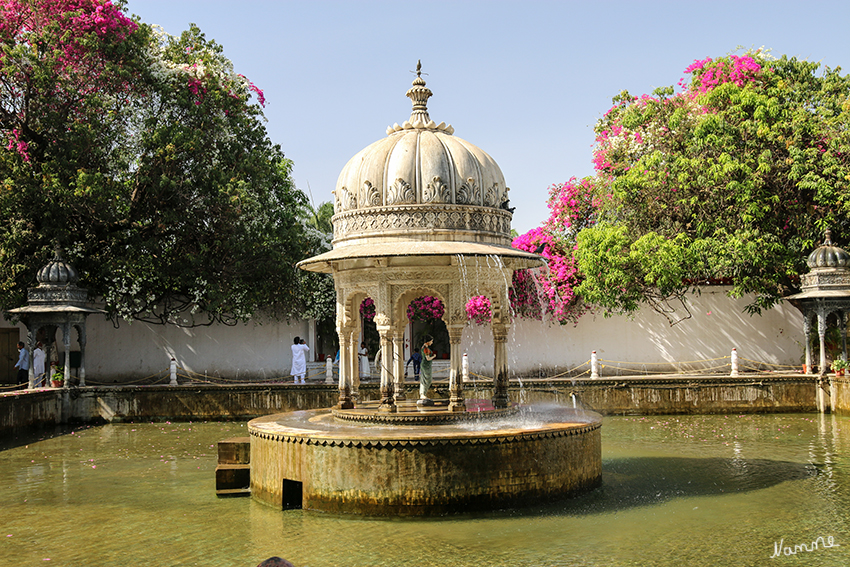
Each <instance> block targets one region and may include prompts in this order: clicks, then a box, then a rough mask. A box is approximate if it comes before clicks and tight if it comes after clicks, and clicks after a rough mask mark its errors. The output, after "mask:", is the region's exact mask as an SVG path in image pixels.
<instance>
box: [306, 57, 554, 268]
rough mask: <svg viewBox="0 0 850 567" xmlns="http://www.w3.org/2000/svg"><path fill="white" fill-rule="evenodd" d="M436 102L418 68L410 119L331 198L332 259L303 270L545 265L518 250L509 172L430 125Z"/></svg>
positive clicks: (361, 156) (357, 160)
mask: <svg viewBox="0 0 850 567" xmlns="http://www.w3.org/2000/svg"><path fill="white" fill-rule="evenodd" d="M431 94H432V93H431V91H430V89H428V88H427V87H426V86H425V81H424V79H422V76H421V65H417V68H416V79H415V80H414V81H413V86H412V87H411V88H410V89H409V90H408V91H407V96H408V97H410V99H411V100H412V101H413V112H412V113H411V115H410V119H409V120H407V121H405V122H404V124H402V125H401V126H399V125H398V124H395V125H393V126H390V127H389V128H388V129H387V137H386V138H384V139H382V140H379V141H377V142H375V143H374V144H371V145H369V146H367V147H366V148H365V149H363V150H362V151H360V152H358V153H357V155H355V156H354V157H353V158H351V159H350V160H349V161H348V163H347V164H346V165H345V167H344V168H343V169H342V172H341V173H340V175H339V180H338V181H337V185H336V189H335V190H334V216H333V219H332V221H333V227H334V238H333V250H331V251H329V252H325V253H323V254H319V255H318V256H313V257H312V258H308V259H306V260H302V261H301V262H299V263H298V266H299V267H301V268H302V269H305V270H310V271H315V272H325V273H333V272H334V270H335V269H336V268H334V265H337V264H340V263H345V262H349V263H351V262H354V263H355V264H356V263H357V262H359V261H363V262H366V263H367V264H368V263H369V262H372V263H374V262H375V261H377V260H376V259H384V260H381V262H384V263H385V260H386V259H387V258H395V259H398V258H401V257H408V259H410V258H418V259H416V260H410V262H413V263H416V262H423V261H424V262H431V261H434V260H422V258H423V257H431V258H436V257H441V258H442V260H440V261H444V260H445V258H456V259H457V258H462V257H464V258H468V257H488V258H491V259H492V261H493V262H494V263H497V264H503V265H506V266H510V267H511V268H512V269H519V268H528V267H532V266H540V265H542V264H544V263H545V260H543V259H542V258H541V257H540V256H537V255H536V254H531V253H530V252H526V251H524V250H517V249H515V248H511V218H512V216H513V214H512V212H513V209H512V208H511V207H510V206H509V204H510V202H509V200H508V188H507V186H506V185H505V177H504V175H502V170H501V169H499V166H498V165H497V164H496V162H495V161H494V160H493V158H491V157H490V156H489V155H487V153H486V152H485V151H484V150H482V149H481V148H479V147H477V146H475V145H473V144H470V143H469V142H467V141H466V140H462V139H460V138H458V137H456V136H454V128H452V127H451V126H448V125H446V124H445V123H442V122H441V123H440V124H436V123H434V121H433V120H431V117H430V116H428V108H427V101H428V98H429V97H430V96H431ZM379 263H380V262H379ZM363 265H366V264H363Z"/></svg>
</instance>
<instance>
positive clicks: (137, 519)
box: [0, 414, 850, 567]
mask: <svg viewBox="0 0 850 567" xmlns="http://www.w3.org/2000/svg"><path fill="white" fill-rule="evenodd" d="M245 434H246V427H245V424H244V423H143V424H117V425H106V426H102V427H93V428H85V429H76V430H74V431H73V432H72V433H65V434H62V435H57V436H55V437H51V438H45V439H41V440H39V439H32V440H30V441H29V442H28V443H27V444H20V443H22V441H21V440H11V439H5V440H2V441H0V442H2V443H4V444H5V448H4V449H3V450H2V451H0V538H2V540H0V566H7V565H8V566H13V565H14V566H34V565H51V566H73V567H87V566H100V565H103V566H107V565H108V566H114V565H133V566H145V565H150V566H160V565H162V566H178V565H180V566H182V565H199V566H227V567H254V566H255V565H257V564H258V563H259V562H260V561H262V560H263V559H265V558H268V557H270V556H273V555H278V556H281V557H285V558H287V559H289V560H290V561H292V562H293V563H294V564H295V565H297V566H299V567H305V566H311V567H322V566H334V567H336V566H360V565H362V566H377V565H382V566H383V565H386V566H408V565H409V566H416V567H422V566H432V565H433V566H441V567H447V566H448V567H452V566H474V567H488V566H496V565H498V566H529V567H531V566H534V567H539V566H567V565H570V566H573V565H574V566H619V565H640V566H656V565H657V566H662V565H665V566H666V565H670V566H673V565H675V566H680V565H688V566H718V565H730V566H732V565H734V566H747V565H753V566H761V565H806V566H809V565H835V566H838V565H842V566H844V565H848V564H850V474H848V472H850V419H848V418H844V417H835V416H819V415H815V414H793V415H729V416H661V417H609V418H605V421H604V424H603V427H602V438H603V485H602V487H600V488H599V489H597V490H595V491H593V492H592V493H589V494H587V495H584V496H582V497H579V498H575V499H573V500H568V501H561V502H554V503H551V504H549V505H547V506H543V507H536V508H532V509H524V510H519V511H517V510H514V511H505V512H495V513H490V514H486V515H476V516H461V517H448V518H438V519H430V520H416V519H405V520H400V519H392V518H390V519H368V518H353V517H339V516H330V515H326V514H320V513H313V512H308V511H301V510H290V511H286V512H281V511H278V510H274V509H271V508H268V507H265V506H263V505H262V504H259V503H256V502H253V501H252V500H250V499H246V498H240V499H219V498H217V497H216V496H215V486H214V474H213V471H214V469H215V466H216V446H215V444H216V442H217V441H218V440H220V439H223V438H226V437H231V436H234V435H245ZM828 536H832V538H833V539H832V543H833V547H829V548H824V547H823V546H822V545H819V547H818V549H817V550H814V551H810V552H806V551H802V549H801V550H800V551H799V553H798V554H797V555H790V556H786V555H784V554H783V555H780V556H778V557H772V556H773V555H775V552H776V550H777V546H778V545H779V543H780V541H782V542H783V543H782V546H783V547H785V546H789V548H790V549H793V546H794V545H795V544H808V545H809V547H811V542H812V541H813V540H816V539H817V538H818V537H823V538H824V540H822V541H823V542H826V541H827V540H826V538H827V537H828ZM781 551H782V550H781V549H780V552H781Z"/></svg>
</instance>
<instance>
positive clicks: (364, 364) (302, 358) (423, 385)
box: [21, 335, 437, 405]
mask: <svg viewBox="0 0 850 567" xmlns="http://www.w3.org/2000/svg"><path fill="white" fill-rule="evenodd" d="M21 344H23V343H21ZM39 344H41V343H39ZM433 344H434V339H433V338H432V337H430V336H428V335H426V336H425V339H424V342H423V344H422V353H421V354H420V353H419V349H418V348H417V349H414V350H413V354H411V355H410V359H408V361H407V362H406V363H405V365H404V372H405V374H407V367H408V365H410V363H413V376H414V378H415V379H416V380H419V403H420V404H422V405H428V402H430V400H429V399H428V389H429V388H430V387H431V382H432V380H433V378H432V374H431V362H432V361H433V360H434V359H435V358H437V354H436V353H435V352H434V351H432V350H431V345H433ZM308 352H310V347H308V346H307V342H306V341H305V340H304V339H302V338H301V337H295V339H294V340H293V343H292V370H291V371H290V374H292V377H293V379H294V381H295V383H296V384H306V381H305V376H306V374H307V353H308ZM379 356H380V354H379ZM357 358H358V360H359V368H360V377H361V378H364V377H368V376H369V375H370V374H371V368H370V367H369V349H367V348H366V343H365V342H362V343H360V349H359V350H358V351H357ZM377 358H378V357H376V359H377ZM336 360H337V361H339V352H337V354H336ZM378 365H379V364H378ZM420 374H421V376H422V378H421V379H420Z"/></svg>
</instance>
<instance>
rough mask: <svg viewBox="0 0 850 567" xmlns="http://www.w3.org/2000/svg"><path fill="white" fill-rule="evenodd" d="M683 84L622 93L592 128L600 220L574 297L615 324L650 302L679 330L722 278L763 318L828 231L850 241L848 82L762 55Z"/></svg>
mask: <svg viewBox="0 0 850 567" xmlns="http://www.w3.org/2000/svg"><path fill="white" fill-rule="evenodd" d="M685 73H686V74H688V75H690V80H687V79H681V80H680V81H679V83H678V88H674V87H666V88H661V89H657V90H656V91H655V92H654V93H652V94H651V95H641V96H632V95H630V94H629V93H627V92H623V93H621V94H620V95H618V96H617V97H615V98H614V106H613V107H612V108H611V109H610V110H609V111H608V112H607V113H606V114H605V115H604V116H603V117H602V119H601V120H600V121H599V123H598V124H597V125H596V135H597V138H596V146H595V148H594V153H593V160H594V165H595V168H596V181H595V184H596V187H597V193H598V195H599V196H600V198H601V199H602V200H601V201H600V205H601V210H600V213H599V215H598V217H597V221H598V222H597V224H596V225H595V226H592V227H589V228H587V229H585V230H582V231H581V232H579V234H578V236H577V249H576V253H575V259H576V267H577V269H578V270H579V272H580V273H581V280H582V281H581V284H580V285H579V287H578V288H577V290H576V291H577V292H578V293H579V294H580V295H581V296H582V298H583V299H584V300H585V301H587V302H589V303H593V304H595V305H598V306H600V307H601V308H603V309H604V310H605V311H606V312H609V313H623V312H626V313H627V312H632V311H635V310H636V309H638V308H639V307H640V306H641V305H649V306H651V307H652V308H654V309H655V310H657V311H659V312H661V313H664V314H665V315H667V316H668V317H669V319H670V322H671V323H675V322H676V321H678V320H680V319H681V318H685V317H688V316H690V313H689V311H688V310H687V302H686V295H687V294H688V293H690V292H692V291H695V289H696V286H697V285H699V284H700V283H703V282H707V281H715V280H717V279H723V280H724V281H728V282H731V285H732V288H731V294H732V295H733V296H743V295H745V294H749V295H750V297H752V298H753V300H752V301H751V303H750V304H749V307H748V310H749V311H751V312H758V311H759V310H760V309H762V308H766V307H769V306H771V305H773V304H774V303H775V302H776V301H778V300H779V299H780V298H781V297H782V296H783V295H786V294H788V293H790V292H793V291H794V290H796V289H797V288H798V286H799V274H801V273H804V272H805V271H806V269H807V268H806V266H805V264H804V263H803V258H804V257H805V256H806V255H807V254H808V252H809V251H811V250H812V248H813V247H815V246H816V245H817V244H818V243H819V242H820V240H821V238H822V237H823V229H824V228H826V227H827V226H831V227H832V228H833V232H834V234H837V235H838V239H839V241H841V242H844V243H846V242H847V241H848V239H850V225H849V224H848V222H847V221H846V220H845V219H846V218H847V213H848V207H849V206H850V191H848V184H847V179H850V177H848V175H850V159H849V158H850V136H848V134H847V128H846V125H847V123H848V118H850V106H848V105H847V104H846V93H847V92H848V89H850V80H848V78H847V77H846V76H842V75H841V74H840V72H839V70H838V69H835V70H832V69H829V68H820V67H819V65H818V64H816V63H809V62H805V61H798V60H796V59H793V58H787V57H782V58H780V59H775V58H773V57H771V56H769V55H768V54H767V53H765V52H764V51H761V50H757V51H751V52H747V53H745V54H743V55H728V56H724V57H719V58H715V59H712V58H707V59H703V60H697V61H695V62H694V63H693V64H691V65H690V66H688V67H687V69H686V70H685ZM841 93H843V94H841Z"/></svg>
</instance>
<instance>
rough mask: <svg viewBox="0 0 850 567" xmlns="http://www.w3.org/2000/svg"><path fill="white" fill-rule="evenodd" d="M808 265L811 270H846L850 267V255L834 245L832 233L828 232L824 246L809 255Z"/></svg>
mask: <svg viewBox="0 0 850 567" xmlns="http://www.w3.org/2000/svg"><path fill="white" fill-rule="evenodd" d="M806 264H808V266H809V268H846V267H848V266H850V254H848V253H847V251H846V250H844V249H843V248H839V247H838V246H834V245H833V244H832V231H831V230H827V231H826V234H825V238H824V242H823V244H822V245H820V246H818V247H817V248H815V249H814V250H813V251H812V253H811V254H809V257H808V259H807V260H806Z"/></svg>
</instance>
